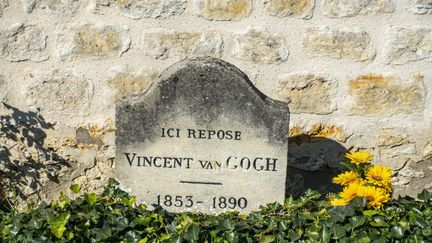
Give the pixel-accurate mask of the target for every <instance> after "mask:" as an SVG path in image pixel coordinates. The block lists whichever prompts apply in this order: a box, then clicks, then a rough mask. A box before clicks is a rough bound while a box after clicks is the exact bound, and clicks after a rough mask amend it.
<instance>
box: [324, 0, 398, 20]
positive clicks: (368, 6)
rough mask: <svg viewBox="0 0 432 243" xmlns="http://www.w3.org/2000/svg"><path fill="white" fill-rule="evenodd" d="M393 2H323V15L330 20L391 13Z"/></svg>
mask: <svg viewBox="0 0 432 243" xmlns="http://www.w3.org/2000/svg"><path fill="white" fill-rule="evenodd" d="M394 10H395V3H394V0H349V1H347V0H324V3H323V13H324V15H325V16H328V17H331V18H340V17H352V16H356V15H363V14H377V13H392V12H394Z"/></svg>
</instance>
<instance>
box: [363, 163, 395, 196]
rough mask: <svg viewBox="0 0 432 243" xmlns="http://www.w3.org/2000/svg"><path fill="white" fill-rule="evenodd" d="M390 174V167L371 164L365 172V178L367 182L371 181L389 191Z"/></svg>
mask: <svg viewBox="0 0 432 243" xmlns="http://www.w3.org/2000/svg"><path fill="white" fill-rule="evenodd" d="M391 176H392V171H391V169H390V167H387V166H383V165H374V166H371V167H369V169H368V170H367V172H366V179H367V181H368V182H369V183H372V184H374V185H376V186H380V187H384V188H385V189H387V190H389V191H391V182H390V178H391Z"/></svg>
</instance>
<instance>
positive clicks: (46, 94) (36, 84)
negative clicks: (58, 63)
mask: <svg viewBox="0 0 432 243" xmlns="http://www.w3.org/2000/svg"><path fill="white" fill-rule="evenodd" d="M25 80H26V82H28V83H29V84H30V85H29V86H28V87H27V89H26V96H27V99H26V100H27V104H28V105H29V106H30V107H32V108H34V109H36V108H37V109H40V110H41V114H42V115H43V116H44V117H45V118H46V119H53V120H56V121H58V122H70V121H71V119H73V118H77V117H78V118H79V117H81V116H83V114H84V113H85V112H87V110H88V109H87V108H88V105H89V99H90V96H91V94H92V92H93V87H92V84H91V83H90V82H89V81H87V80H85V79H84V78H83V77H82V75H81V74H79V73H77V72H76V71H74V70H72V69H66V70H63V69H54V70H51V71H49V72H44V71H38V70H29V71H28V72H27V74H26V76H25Z"/></svg>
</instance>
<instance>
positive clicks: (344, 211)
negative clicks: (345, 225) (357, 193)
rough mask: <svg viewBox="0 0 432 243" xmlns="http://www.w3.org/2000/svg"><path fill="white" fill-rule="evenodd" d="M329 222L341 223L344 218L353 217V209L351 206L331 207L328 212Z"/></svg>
mask: <svg viewBox="0 0 432 243" xmlns="http://www.w3.org/2000/svg"><path fill="white" fill-rule="evenodd" d="M328 212H329V214H330V217H331V220H332V221H333V222H343V221H345V218H346V217H349V216H353V215H354V209H353V207H352V206H350V205H348V206H343V207H333V208H331V209H329V210H328Z"/></svg>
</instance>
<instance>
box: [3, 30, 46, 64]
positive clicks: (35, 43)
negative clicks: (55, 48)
mask: <svg viewBox="0 0 432 243" xmlns="http://www.w3.org/2000/svg"><path fill="white" fill-rule="evenodd" d="M47 38H48V37H47V35H46V34H45V33H44V32H43V31H42V30H41V29H40V28H38V27H36V26H33V25H24V24H22V23H18V24H14V25H12V26H10V27H9V29H7V30H4V31H2V32H0V53H1V56H2V57H3V58H4V59H6V60H8V61H11V62H20V61H27V60H31V61H34V62H42V61H45V60H47V59H48V58H49V54H48V50H47V41H46V40H47Z"/></svg>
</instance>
